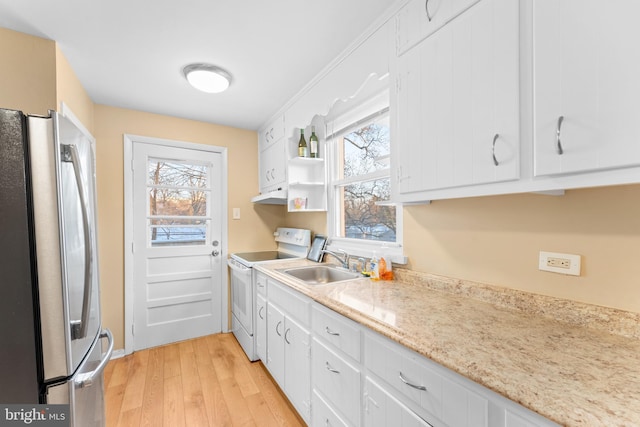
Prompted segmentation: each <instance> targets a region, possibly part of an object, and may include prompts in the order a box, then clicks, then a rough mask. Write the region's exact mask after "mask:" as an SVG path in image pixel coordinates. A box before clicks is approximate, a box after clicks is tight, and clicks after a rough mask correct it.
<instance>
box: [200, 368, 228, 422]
mask: <svg viewBox="0 0 640 427" xmlns="http://www.w3.org/2000/svg"><path fill="white" fill-rule="evenodd" d="M201 379H202V381H201V385H202V395H203V397H204V406H205V408H206V410H207V418H208V419H209V425H210V426H212V427H213V426H225V427H227V426H231V425H232V423H231V415H230V414H229V408H227V403H226V402H225V400H224V392H223V390H222V387H221V385H220V382H219V381H218V378H217V377H216V373H215V370H214V369H213V367H211V368H210V369H208V370H207V371H206V372H205V373H204V374H201Z"/></svg>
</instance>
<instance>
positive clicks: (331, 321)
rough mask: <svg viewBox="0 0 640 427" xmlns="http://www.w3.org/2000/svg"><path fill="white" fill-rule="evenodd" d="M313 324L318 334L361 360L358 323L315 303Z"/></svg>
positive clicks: (312, 317) (312, 312)
mask: <svg viewBox="0 0 640 427" xmlns="http://www.w3.org/2000/svg"><path fill="white" fill-rule="evenodd" d="M311 325H312V328H313V331H314V332H315V333H316V336H318V337H322V339H324V340H325V341H327V342H329V343H331V344H332V345H334V346H335V347H336V348H337V349H339V350H340V351H343V352H344V353H345V354H347V355H348V356H349V357H352V358H353V359H354V360H357V361H358V362H360V327H359V326H358V324H357V323H355V322H353V321H352V320H349V319H347V318H346V317H344V316H341V315H340V314H338V313H336V312H334V311H332V310H329V309H327V308H324V307H320V306H318V305H317V304H314V305H313V309H312V311H311Z"/></svg>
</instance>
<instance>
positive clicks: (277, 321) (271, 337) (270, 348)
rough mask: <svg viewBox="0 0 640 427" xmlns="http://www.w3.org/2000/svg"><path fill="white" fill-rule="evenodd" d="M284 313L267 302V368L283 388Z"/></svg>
mask: <svg viewBox="0 0 640 427" xmlns="http://www.w3.org/2000/svg"><path fill="white" fill-rule="evenodd" d="M284 326H285V325H284V313H282V311H280V309H278V308H277V307H276V306H275V305H273V304H271V303H270V302H268V303H267V368H268V369H269V372H271V376H273V378H274V379H275V380H276V382H277V383H278V384H279V385H280V387H282V388H283V389H284Z"/></svg>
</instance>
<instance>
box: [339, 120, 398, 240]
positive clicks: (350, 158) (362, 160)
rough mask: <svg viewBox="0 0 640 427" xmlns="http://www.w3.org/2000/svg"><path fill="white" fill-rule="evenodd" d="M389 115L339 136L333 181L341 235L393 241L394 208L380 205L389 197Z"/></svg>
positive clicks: (394, 238)
mask: <svg viewBox="0 0 640 427" xmlns="http://www.w3.org/2000/svg"><path fill="white" fill-rule="evenodd" d="M389 158H390V138H389V117H388V115H386V116H381V117H378V118H377V119H375V120H372V121H371V122H369V123H367V124H365V125H363V126H361V127H358V128H357V129H356V130H352V131H350V132H349V133H346V134H344V135H343V136H342V137H341V138H340V139H339V140H338V162H339V167H338V175H339V176H338V177H337V181H336V182H335V186H336V187H335V188H336V194H337V195H338V197H337V198H338V200H337V202H338V203H337V205H338V208H339V209H340V212H339V218H340V220H339V226H338V230H337V232H338V235H339V236H340V237H347V238H354V239H363V240H372V241H386V242H395V241H396V209H395V207H392V206H380V205H379V204H378V203H379V202H384V201H387V200H389V199H390V197H391V186H390V180H389Z"/></svg>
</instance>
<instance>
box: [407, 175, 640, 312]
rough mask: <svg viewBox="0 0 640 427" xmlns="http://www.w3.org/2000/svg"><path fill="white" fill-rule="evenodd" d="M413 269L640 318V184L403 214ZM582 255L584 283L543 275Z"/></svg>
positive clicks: (448, 204) (464, 202) (458, 203)
mask: <svg viewBox="0 0 640 427" xmlns="http://www.w3.org/2000/svg"><path fill="white" fill-rule="evenodd" d="M404 212H405V215H404V218H405V220H404V227H405V228H404V243H405V250H406V253H407V254H408V256H409V260H410V264H409V267H410V268H412V269H414V270H419V271H424V272H430V273H436V274H442V275H445V276H452V277H456V278H462V279H470V280H474V281H480V282H485V283H490V284H495V285H500V286H505V287H510V288H516V289H522V290H525V291H529V292H534V293H539V294H545V295H552V296H556V297H561V298H568V299H572V300H577V301H583V302H587V303H591V304H597V305H604V306H609V307H616V308H620V309H623V310H630V311H635V312H640V285H639V284H640V185H631V186H618V187H604V188H598V189H585V190H573V191H567V192H566V194H565V195H564V196H560V197H553V196H541V195H533V194H522V195H510V196H496V197H481V198H469V199H459V200H446V201H436V202H433V203H432V204H431V205H428V206H413V207H407V208H405V210H404ZM541 250H543V251H550V252H562V253H572V254H579V255H582V276H580V277H574V276H565V275H561V274H554V273H548V272H542V271H538V252H539V251H541Z"/></svg>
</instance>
